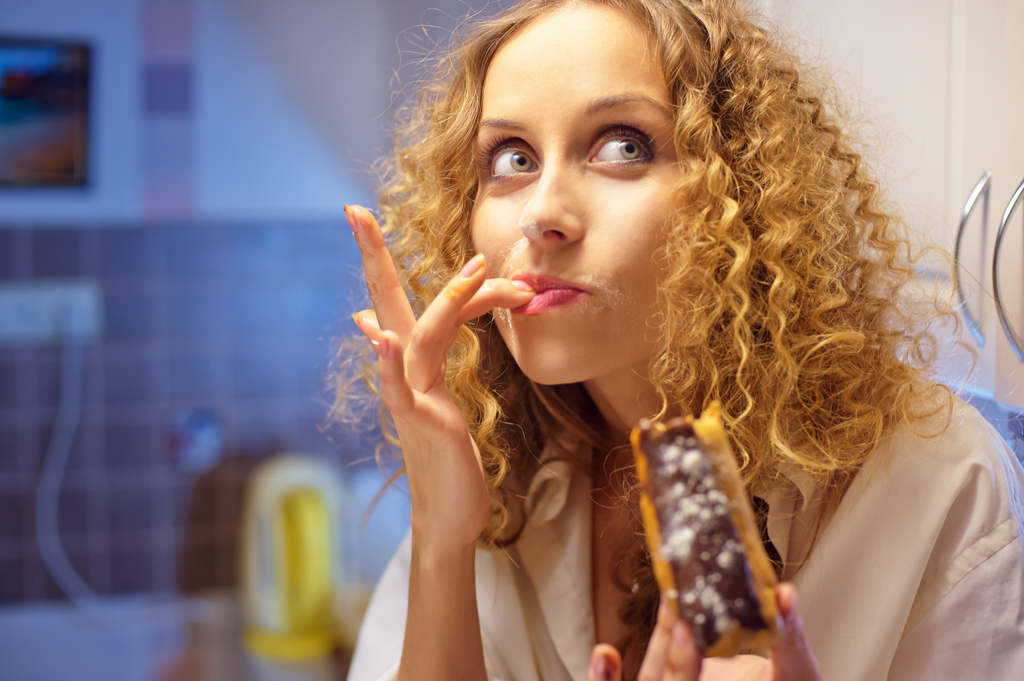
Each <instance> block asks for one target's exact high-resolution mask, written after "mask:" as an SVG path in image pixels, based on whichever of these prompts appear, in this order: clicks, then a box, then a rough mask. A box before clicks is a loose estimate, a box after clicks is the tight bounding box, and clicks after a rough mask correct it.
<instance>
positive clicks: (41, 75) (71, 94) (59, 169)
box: [0, 36, 90, 187]
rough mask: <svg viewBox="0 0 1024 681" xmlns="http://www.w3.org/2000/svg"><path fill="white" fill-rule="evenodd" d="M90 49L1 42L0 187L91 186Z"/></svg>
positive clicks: (23, 40) (54, 43)
mask: <svg viewBox="0 0 1024 681" xmlns="http://www.w3.org/2000/svg"><path fill="white" fill-rule="evenodd" d="M89 60H90V49H89V46H88V45H85V44H83V43H72V42H62V41H53V40H32V39H26V38H18V37H5V36H0V187H39V186H50V187H58V186H83V185H85V184H86V182H87V180H88V172H87V168H88V165H89V164H88V151H89V145H88V130H89Z"/></svg>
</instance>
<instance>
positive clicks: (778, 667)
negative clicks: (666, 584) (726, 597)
mask: <svg viewBox="0 0 1024 681" xmlns="http://www.w3.org/2000/svg"><path fill="white" fill-rule="evenodd" d="M401 133H403V134H400V136H399V141H398V145H397V149H396V154H395V163H394V168H393V170H394V172H393V174H392V176H391V179H390V182H389V184H388V185H387V187H386V189H385V191H384V193H383V196H382V206H383V214H384V218H385V221H384V223H385V230H384V233H382V232H381V230H380V228H379V227H378V226H377V223H376V221H375V220H374V219H373V217H372V216H371V215H370V214H369V213H368V212H367V211H366V210H364V209H360V208H351V209H349V210H348V211H347V215H348V219H349V224H350V225H351V227H352V229H353V233H354V235H355V238H356V241H357V243H358V244H359V247H360V250H361V253H362V257H363V263H364V268H365V274H366V280H367V285H368V287H369V290H370V296H371V298H372V300H373V307H374V310H373V311H365V312H363V313H360V314H359V315H357V316H356V322H357V324H358V325H359V328H360V329H361V330H362V331H363V333H364V334H365V335H366V336H367V337H368V338H369V339H370V341H371V344H372V347H373V350H374V351H375V353H376V356H377V359H378V363H379V391H380V394H381V396H382V398H383V403H384V405H385V406H386V408H387V410H388V412H389V413H390V418H391V419H393V431H394V432H393V435H394V437H395V438H397V439H396V440H395V442H396V443H397V444H399V445H400V447H401V452H402V457H403V462H404V466H405V471H406V473H407V475H408V482H409V489H410V494H411V499H412V519H411V520H412V529H411V533H410V537H409V538H408V539H407V542H406V543H405V544H404V545H403V547H402V548H401V549H400V550H399V552H398V554H396V556H395V558H394V559H393V560H392V563H391V565H390V566H389V568H388V570H387V571H386V573H385V575H384V577H383V578H382V580H381V583H380V584H379V585H378V589H377V591H376V593H375V596H374V601H373V603H372V604H371V606H370V610H369V612H368V614H367V619H366V623H365V624H364V630H363V632H362V634H361V636H360V642H359V646H358V648H357V652H356V656H355V659H354V662H353V668H352V672H351V674H350V678H351V679H356V680H358V681H361V680H362V679H367V678H378V677H383V678H400V679H409V678H428V677H429V678H445V679H462V678H466V679H483V678H487V677H490V678H502V679H505V680H506V681H508V680H509V679H517V680H519V681H524V680H526V679H545V680H550V679H569V678H574V679H580V678H583V677H584V676H585V675H586V676H587V677H588V678H591V679H618V678H621V677H625V678H632V677H634V676H637V675H639V676H640V678H643V679H662V678H664V679H693V678H696V677H697V675H698V674H701V673H702V672H701V669H702V662H701V660H700V657H699V655H698V654H697V651H696V650H695V648H694V647H693V643H692V639H691V638H690V637H689V633H688V630H687V628H686V627H685V625H683V624H681V623H678V622H675V621H674V619H673V618H672V616H671V614H670V613H668V612H667V611H665V610H662V611H659V607H658V590H657V585H656V584H655V582H654V578H653V575H652V570H651V568H650V564H649V559H648V557H647V555H646V553H645V551H644V549H643V542H642V538H641V537H642V530H641V528H640V527H639V526H638V522H637V520H636V513H635V508H636V499H635V494H634V493H633V492H632V482H633V481H632V476H631V472H630V471H631V468H630V460H631V455H630V453H629V449H628V446H627V435H628V432H629V430H630V428H631V427H632V426H633V425H635V424H636V423H637V421H639V420H640V419H641V418H664V417H670V416H674V415H679V414H686V413H697V412H699V411H701V410H702V408H703V407H705V406H706V405H707V404H709V403H710V402H711V401H712V400H718V401H720V402H721V403H722V405H723V413H724V418H725V421H726V424H727V427H728V429H729V434H730V437H731V439H732V443H733V446H734V449H735V450H736V452H737V456H738V458H739V462H740V464H741V471H742V474H743V476H744V482H745V485H746V487H747V489H748V492H749V493H750V495H751V497H752V500H753V501H754V504H755V508H757V509H758V512H759V513H760V516H761V517H760V521H761V523H762V534H763V536H764V538H765V541H766V547H767V548H768V549H769V552H770V553H772V554H773V555H774V556H775V558H776V564H777V568H778V571H779V573H780V576H781V577H782V578H783V579H786V580H792V581H793V582H795V584H796V586H797V588H798V589H799V591H800V594H801V599H802V612H803V616H804V620H805V622H806V630H807V638H808V640H809V641H810V644H808V643H807V641H806V640H805V639H804V637H803V634H802V628H801V625H800V620H799V616H798V615H797V613H796V609H795V606H794V604H793V597H794V593H793V591H792V588H791V587H790V586H788V585H786V586H784V587H782V588H781V589H780V607H781V609H782V610H783V612H785V613H788V615H787V627H786V632H787V633H786V634H785V635H784V636H783V638H782V643H781V644H780V646H779V648H777V649H776V650H773V651H772V656H771V660H766V659H764V658H761V657H756V656H741V657H738V658H734V659H732V660H725V661H722V660H706V661H704V662H703V674H704V677H705V678H710V677H712V676H713V675H717V676H718V677H719V678H780V679H786V678H789V679H813V678H817V669H816V664H815V660H814V656H813V655H812V654H811V653H810V647H813V650H814V653H815V654H816V655H817V657H818V659H819V660H820V664H821V670H822V672H823V677H824V678H828V679H847V678H848V679H868V678H885V677H888V678H919V677H923V676H926V675H927V674H929V673H935V674H936V675H937V678H947V677H948V678H954V677H956V678H963V677H964V676H967V677H970V678H1001V676H1000V675H1001V674H1002V675H1005V674H1007V673H1008V672H1009V670H1015V669H1016V670H1019V669H1020V668H1021V664H1022V661H1021V656H1022V654H1024V653H1022V652H1021V651H1022V650H1024V647H1022V646H1021V642H1022V641H1024V631H1022V627H1024V624H1022V622H1024V611H1022V609H1021V597H1022V595H1024V589H1022V582H1024V573H1022V569H1021V557H1020V551H1021V548H1020V547H1021V542H1020V538H1019V529H1018V528H1019V522H1018V519H1019V518H1020V512H1019V502H1018V501H1016V500H1015V499H1014V498H1013V496H1012V495H1011V493H1010V491H1009V490H1010V489H1019V485H1020V482H1021V481H1022V480H1024V476H1022V474H1021V471H1020V468H1019V466H1018V465H1016V462H1015V461H1013V460H1012V458H1011V457H1009V455H1008V452H1007V451H1006V448H1005V446H1004V445H1002V443H1001V442H1000V441H999V440H998V438H997V437H996V436H995V435H994V433H993V432H992V430H991V428H989V427H988V426H987V424H985V423H984V422H983V421H982V420H981V419H980V418H979V417H978V416H977V414H976V413H974V412H973V410H970V409H969V408H968V407H965V406H964V405H963V404H962V403H960V402H959V401H957V400H956V399H955V398H954V397H953V396H952V395H950V393H949V391H948V390H946V389H945V388H943V387H941V386H938V385H936V384H933V383H931V382H930V381H929V380H928V378H927V374H926V369H927V361H928V356H929V353H930V352H932V351H933V349H934V347H935V341H934V339H933V338H932V337H931V336H930V335H929V334H928V333H927V331H926V330H922V329H924V328H925V327H923V326H922V327H918V326H916V322H917V318H916V317H915V315H914V314H913V310H912V309H911V308H910V306H909V304H908V303H907V302H906V300H905V297H904V298H900V297H899V295H898V294H899V293H900V290H901V288H902V286H903V285H904V284H906V283H907V282H908V281H910V279H911V278H912V271H911V270H910V267H909V263H908V262H907V260H906V256H905V251H906V243H905V242H904V241H903V240H902V238H901V237H900V236H899V234H898V232H897V230H896V226H897V225H896V224H895V221H894V220H893V219H892V218H891V217H890V216H889V215H888V214H887V213H886V212H885V210H884V207H883V205H882V203H881V200H880V198H879V197H878V192H877V189H876V186H875V185H874V184H873V183H872V181H871V179H870V178H869V176H868V174H867V172H866V171H865V169H864V168H863V167H862V166H861V165H860V161H859V157H858V156H857V155H856V154H855V153H854V152H853V151H852V150H851V143H850V142H849V141H848V140H847V138H846V136H845V134H844V132H843V131H842V129H841V128H840V127H838V126H837V124H835V123H834V122H833V121H832V120H831V119H830V118H829V117H828V116H827V115H826V114H825V113H824V111H823V105H822V102H821V99H820V95H819V94H818V93H817V92H816V91H815V89H814V88H812V87H809V86H807V85H806V84H805V83H803V82H801V81H800V80H799V78H798V71H797V70H796V67H795V66H794V65H793V63H792V60H791V59H789V58H788V57H787V56H786V55H785V54H783V53H782V52H780V51H779V50H778V48H777V47H776V46H775V45H774V44H773V42H772V40H771V39H770V37H769V36H768V35H767V34H766V33H765V32H764V31H762V30H761V29H759V28H757V27H756V26H754V25H753V24H752V23H750V21H749V20H748V19H747V17H746V16H745V13H744V10H743V7H742V6H741V5H740V4H739V3H736V2H728V1H726V0H706V1H704V2H699V1H695V0H692V1H691V0H684V1H679V0H605V1H601V2H597V1H596V0H595V1H583V2H565V1H552V0H547V1H544V0H532V1H531V0H527V1H525V2H522V3H520V4H518V5H516V6H515V7H513V8H511V9H510V10H508V11H507V12H505V13H503V14H501V15H500V16H498V17H497V18H495V19H493V20H491V21H488V22H486V23H484V24H482V25H481V26H479V27H478V28H477V29H475V30H474V32H472V33H471V34H469V35H468V37H467V38H466V39H465V41H464V42H463V44H462V46H461V47H459V48H457V49H455V50H454V51H453V52H452V53H451V54H450V55H449V56H448V57H447V58H446V61H444V62H443V63H442V64H441V69H440V71H439V76H438V79H437V80H436V81H435V82H434V84H432V85H428V86H427V87H426V88H425V89H424V91H423V92H422V94H421V98H420V100H419V104H418V108H415V109H414V110H413V112H412V113H411V115H410V118H409V121H408V123H407V125H406V126H405V128H403V129H402V130H401ZM384 234H387V235H388V237H389V242H388V246H387V247H385V238H384ZM396 264H397V266H398V268H397V270H396ZM410 294H411V298H412V304H411V305H410V302H409V298H408V297H407V296H408V295H410ZM932 314H933V316H934V315H935V314H936V313H934V312H933V313H932ZM342 385H343V387H342V389H341V393H342V395H341V397H342V399H340V400H339V405H338V409H339V410H344V409H346V408H347V403H346V400H345V399H344V397H345V394H347V388H346V387H345V385H347V384H344V383H343V384H342ZM371 385H376V383H374V382H373V381H372V380H371ZM385 421H386V424H387V425H390V422H387V420H386V419H385ZM992 580H997V582H996V583H998V584H999V585H1000V591H999V592H998V593H992V592H991V588H990V585H991V584H992V583H993V581H992ZM1007 602H1009V605H1007ZM967 604H969V605H971V606H972V608H970V609H965V605H967ZM976 612H984V613H985V615H984V617H983V618H978V617H974V615H973V614H974V613H976ZM595 644H597V645H596V646H595ZM609 644H611V645H609ZM613 646H614V647H613ZM809 646H810V647H809ZM979 646H984V647H985V648H984V649H983V650H981V651H980V652H979V649H978V647H979ZM965 650H966V651H968V652H967V653H965ZM620 651H621V658H620V656H619V652H620ZM985 665H988V666H985ZM965 670H966V671H965ZM979 670H981V671H982V672H983V673H981V674H978V673H977V672H978V671H979Z"/></svg>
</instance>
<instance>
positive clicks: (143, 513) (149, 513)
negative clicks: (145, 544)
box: [107, 487, 153, 535]
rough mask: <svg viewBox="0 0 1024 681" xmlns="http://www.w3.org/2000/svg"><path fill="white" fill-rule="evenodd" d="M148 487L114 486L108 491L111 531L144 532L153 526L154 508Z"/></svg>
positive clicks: (115, 532) (114, 532)
mask: <svg viewBox="0 0 1024 681" xmlns="http://www.w3.org/2000/svg"><path fill="white" fill-rule="evenodd" d="M151 497H152V494H151V490H149V489H148V488H142V489H140V488H131V487H126V488H114V489H111V490H109V491H108V493H107V513H108V522H109V524H110V532H111V534H113V535H116V534H118V533H122V532H144V531H148V530H149V529H151V527H152V518H153V510H152V503H151V501H150V499H151Z"/></svg>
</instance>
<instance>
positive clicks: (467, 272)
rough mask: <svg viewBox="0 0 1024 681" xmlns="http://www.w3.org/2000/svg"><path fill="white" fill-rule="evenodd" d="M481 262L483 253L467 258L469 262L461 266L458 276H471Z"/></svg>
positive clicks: (466, 277)
mask: <svg viewBox="0 0 1024 681" xmlns="http://www.w3.org/2000/svg"><path fill="white" fill-rule="evenodd" d="M483 264H484V254H483V253H477V254H476V255H474V256H473V257H472V258H470V259H469V262H467V263H466V264H465V265H463V266H462V271H461V272H459V276H460V277H462V278H464V279H468V278H469V277H472V276H473V275H474V274H476V273H477V272H478V271H479V270H480V267H481V266H482V265H483Z"/></svg>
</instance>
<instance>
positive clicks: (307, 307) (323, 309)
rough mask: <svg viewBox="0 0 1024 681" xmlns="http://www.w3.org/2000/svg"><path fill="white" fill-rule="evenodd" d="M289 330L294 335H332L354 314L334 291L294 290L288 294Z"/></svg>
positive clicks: (316, 289)
mask: <svg viewBox="0 0 1024 681" xmlns="http://www.w3.org/2000/svg"><path fill="white" fill-rule="evenodd" d="M288 312H289V315H288V316H289V319H288V321H289V327H290V331H291V332H292V333H293V334H297V335H303V334H315V335H316V336H318V337H322V336H325V335H326V336H330V335H333V334H334V333H335V332H336V330H337V329H338V328H339V325H340V324H341V323H342V322H343V321H345V320H347V319H348V318H349V317H350V316H351V315H352V313H353V312H355V310H353V309H352V306H351V305H350V304H348V303H347V302H346V301H345V300H344V299H343V297H342V294H341V293H340V292H339V291H337V290H335V289H325V288H305V287H299V288H293V289H291V290H289V291H288Z"/></svg>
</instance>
